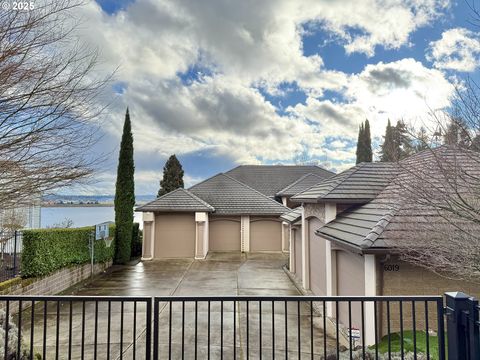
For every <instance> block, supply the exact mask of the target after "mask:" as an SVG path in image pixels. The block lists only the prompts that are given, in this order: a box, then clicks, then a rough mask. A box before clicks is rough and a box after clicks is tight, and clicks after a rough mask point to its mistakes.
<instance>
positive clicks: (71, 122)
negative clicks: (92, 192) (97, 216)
mask: <svg viewBox="0 0 480 360" xmlns="http://www.w3.org/2000/svg"><path fill="white" fill-rule="evenodd" d="M36 5H37V4H36ZM81 5H82V2H81V1H77V0H48V1H44V2H43V3H42V4H41V5H38V6H37V7H36V9H35V10H32V11H25V12H18V11H4V12H1V13H0V80H1V81H0V204H1V205H2V207H3V208H6V207H9V206H16V205H18V203H22V202H28V199H30V198H31V194H33V193H42V192H45V191H48V190H52V189H57V188H59V187H64V186H69V185H71V184H73V183H76V182H78V181H80V180H83V179H86V178H88V176H90V175H91V174H92V172H93V169H94V164H95V163H96V161H97V160H98V159H95V158H94V157H92V156H91V154H89V150H90V149H91V148H92V146H93V145H94V144H95V142H96V141H97V140H98V135H97V134H96V130H97V129H98V118H99V115H100V114H101V112H102V111H103V109H104V107H103V106H101V105H98V104H100V103H101V102H99V101H97V100H98V98H99V96H100V95H101V94H102V90H103V89H104V88H105V85H106V84H107V83H108V81H109V80H110V77H107V78H105V77H100V76H95V66H96V64H97V61H98V54H97V52H96V51H95V50H91V49H88V48H86V47H85V46H82V45H81V44H78V43H77V42H76V40H75V38H74V37H73V36H72V34H73V33H72V31H73V29H74V28H75V14H74V13H75V9H77V8H78V7H79V6H81Z"/></svg>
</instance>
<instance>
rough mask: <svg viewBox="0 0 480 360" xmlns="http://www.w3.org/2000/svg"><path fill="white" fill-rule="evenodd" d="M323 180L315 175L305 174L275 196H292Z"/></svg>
mask: <svg viewBox="0 0 480 360" xmlns="http://www.w3.org/2000/svg"><path fill="white" fill-rule="evenodd" d="M323 180H324V178H323V177H321V176H318V175H316V174H311V173H309V174H305V175H303V176H302V177H301V178H299V179H297V180H295V181H294V182H293V183H291V184H290V185H288V186H287V187H285V188H283V189H282V190H280V191H279V192H278V193H277V196H293V195H295V194H298V193H299V192H302V191H305V190H307V189H309V188H311V187H312V186H313V185H316V184H318V183H319V182H320V181H323Z"/></svg>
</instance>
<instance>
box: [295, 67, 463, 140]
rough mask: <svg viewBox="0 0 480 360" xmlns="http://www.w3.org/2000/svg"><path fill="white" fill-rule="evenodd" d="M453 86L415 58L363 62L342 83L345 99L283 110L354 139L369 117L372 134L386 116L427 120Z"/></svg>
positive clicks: (382, 129) (380, 132)
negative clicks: (362, 64) (361, 68)
mask: <svg viewBox="0 0 480 360" xmlns="http://www.w3.org/2000/svg"><path fill="white" fill-rule="evenodd" d="M453 92H454V88H453V86H452V85H451V84H450V83H449V82H448V81H447V79H446V78H445V76H444V74H443V73H442V72H441V71H439V70H435V69H428V68H426V67H424V66H423V65H422V64H421V63H420V62H418V61H416V60H414V59H403V60H399V61H395V62H391V63H383V62H380V63H378V64H370V65H367V66H366V68H365V69H364V70H363V71H362V72H361V73H359V74H356V75H352V76H351V77H350V78H349V80H348V85H346V91H345V93H344V96H345V101H343V102H337V103H334V102H332V101H330V100H319V99H314V98H309V99H307V102H306V104H305V105H303V104H297V105H296V106H294V107H290V108H289V109H288V111H289V112H290V113H291V114H292V115H293V116H296V117H299V118H303V119H310V120H311V121H315V122H317V123H318V124H319V126H320V131H321V132H322V133H326V134H332V135H337V136H348V137H350V138H351V139H355V138H356V135H357V131H358V124H359V123H360V122H361V121H363V120H364V119H366V118H368V119H369V120H370V124H371V128H372V136H373V137H380V136H382V135H383V134H384V132H385V126H386V124H387V121H388V119H391V120H392V121H394V122H395V121H397V120H399V119H403V120H405V121H406V122H414V121H416V120H417V119H428V118H430V112H431V111H435V110H438V109H443V108H445V107H447V106H448V105H449V104H450V99H451V97H452V95H453Z"/></svg>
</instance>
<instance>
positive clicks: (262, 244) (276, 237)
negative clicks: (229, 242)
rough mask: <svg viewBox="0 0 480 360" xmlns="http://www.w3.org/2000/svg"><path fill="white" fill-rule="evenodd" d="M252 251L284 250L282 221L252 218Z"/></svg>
mask: <svg viewBox="0 0 480 360" xmlns="http://www.w3.org/2000/svg"><path fill="white" fill-rule="evenodd" d="M250 251H282V222H281V221H279V220H277V219H250Z"/></svg>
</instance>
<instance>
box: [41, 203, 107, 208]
mask: <svg viewBox="0 0 480 360" xmlns="http://www.w3.org/2000/svg"><path fill="white" fill-rule="evenodd" d="M41 206H42V208H62V207H65V208H67V207H77V208H78V207H113V203H111V204H42V205H41Z"/></svg>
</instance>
